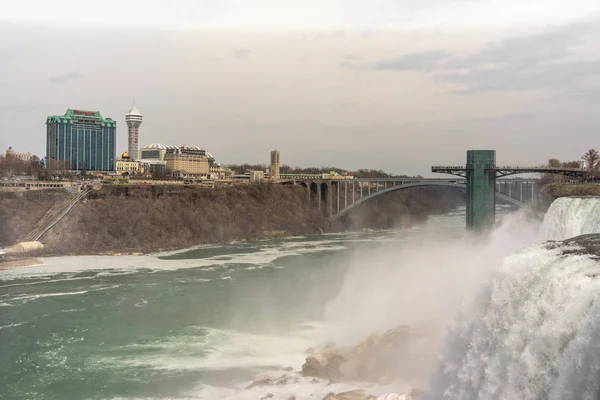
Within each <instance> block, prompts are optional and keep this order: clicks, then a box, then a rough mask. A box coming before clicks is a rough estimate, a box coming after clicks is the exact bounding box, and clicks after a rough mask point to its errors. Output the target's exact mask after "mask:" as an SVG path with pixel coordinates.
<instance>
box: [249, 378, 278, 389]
mask: <svg viewBox="0 0 600 400" xmlns="http://www.w3.org/2000/svg"><path fill="white" fill-rule="evenodd" d="M275 381H276V379H275V378H274V377H272V376H270V375H259V376H257V377H256V378H254V379H253V380H252V383H250V384H249V385H248V386H246V389H252V388H253V387H256V386H269V385H274V384H275Z"/></svg>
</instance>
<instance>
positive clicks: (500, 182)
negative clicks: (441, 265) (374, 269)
mask: <svg viewBox="0 0 600 400" xmlns="http://www.w3.org/2000/svg"><path fill="white" fill-rule="evenodd" d="M431 172H437V173H443V174H451V175H455V176H456V177H457V178H455V179H409V178H404V179H396V178H388V179H343V178H339V179H338V180H336V179H332V180H314V181H311V180H307V181H305V182H300V184H301V185H303V186H305V187H306V189H307V190H306V192H307V194H308V201H309V202H310V203H312V204H314V205H315V206H316V207H318V208H319V209H321V210H323V212H324V213H325V214H326V215H328V216H330V217H339V216H342V215H344V214H345V213H347V212H348V211H350V210H351V209H353V208H355V207H357V206H359V205H360V204H361V203H364V202H365V201H368V200H369V199H372V198H374V197H376V196H380V195H383V194H385V193H389V192H392V191H396V190H403V189H408V188H412V187H418V186H452V187H457V188H461V189H462V190H464V191H466V197H467V212H466V218H467V221H466V222H467V228H468V229H473V230H478V231H485V230H489V229H490V228H491V227H493V226H494V223H495V221H496V199H501V200H505V201H507V202H509V203H511V204H515V205H518V206H521V205H523V204H525V203H526V202H529V201H533V200H534V199H535V198H536V197H537V196H536V192H539V183H538V181H537V180H523V179H512V180H510V179H506V178H504V177H506V176H510V175H516V174H540V173H542V174H561V175H564V176H566V177H569V178H570V179H577V178H582V177H583V176H584V174H585V171H584V170H582V169H579V168H550V167H521V166H508V167H500V166H497V165H496V151H495V150H468V151H467V163H466V165H465V166H434V167H431ZM349 187H350V188H349ZM365 190H366V195H365ZM334 210H335V212H334Z"/></svg>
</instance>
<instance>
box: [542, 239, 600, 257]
mask: <svg viewBox="0 0 600 400" xmlns="http://www.w3.org/2000/svg"><path fill="white" fill-rule="evenodd" d="M546 247H547V248H548V249H556V248H559V249H560V250H561V252H562V253H563V254H565V255H570V254H575V255H586V256H588V257H590V258H591V259H593V260H600V234H597V233H591V234H587V235H580V236H575V237H573V238H570V239H565V240H562V241H548V242H547V244H546Z"/></svg>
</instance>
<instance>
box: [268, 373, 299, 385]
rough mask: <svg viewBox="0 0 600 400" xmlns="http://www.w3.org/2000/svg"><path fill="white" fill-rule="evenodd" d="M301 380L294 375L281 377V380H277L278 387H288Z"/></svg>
mask: <svg viewBox="0 0 600 400" xmlns="http://www.w3.org/2000/svg"><path fill="white" fill-rule="evenodd" d="M298 382H300V379H298V377H297V376H292V375H281V376H280V377H279V378H277V379H276V380H275V382H274V383H275V384H276V385H288V384H290V383H298Z"/></svg>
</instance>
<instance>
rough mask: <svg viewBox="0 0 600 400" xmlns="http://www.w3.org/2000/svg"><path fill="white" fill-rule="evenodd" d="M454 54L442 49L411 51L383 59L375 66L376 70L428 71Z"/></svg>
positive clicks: (437, 66)
mask: <svg viewBox="0 0 600 400" xmlns="http://www.w3.org/2000/svg"><path fill="white" fill-rule="evenodd" d="M452 54H453V53H451V52H448V51H442V50H438V51H426V52H421V53H410V54H405V55H403V56H400V57H396V58H389V59H384V60H381V61H379V62H377V63H376V64H375V65H374V66H373V68H374V69H376V70H401V71H422V72H427V71H432V70H435V69H437V68H439V67H440V66H441V64H442V63H443V62H444V61H446V60H447V59H448V58H449V57H450V56H451V55H452Z"/></svg>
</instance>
